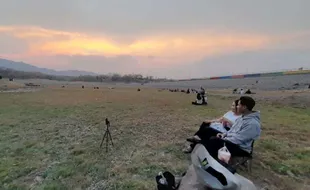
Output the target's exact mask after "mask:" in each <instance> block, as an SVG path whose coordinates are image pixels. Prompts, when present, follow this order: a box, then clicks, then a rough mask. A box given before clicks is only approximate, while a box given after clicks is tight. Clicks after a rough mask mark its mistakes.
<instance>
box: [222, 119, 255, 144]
mask: <svg viewBox="0 0 310 190" xmlns="http://www.w3.org/2000/svg"><path fill="white" fill-rule="evenodd" d="M259 135H260V124H259V123H246V124H245V125H244V126H243V127H242V129H241V130H240V131H239V132H238V133H237V134H235V135H234V138H237V139H239V140H240V141H241V142H246V141H249V140H253V139H256V138H257V137H258V136H259ZM226 137H228V138H229V135H228V136H226Z"/></svg>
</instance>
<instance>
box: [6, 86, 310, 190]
mask: <svg viewBox="0 0 310 190" xmlns="http://www.w3.org/2000/svg"><path fill="white" fill-rule="evenodd" d="M221 93H223V92H209V94H210V95H209V97H208V99H209V102H210V104H209V105H208V106H201V107H200V106H198V107H197V106H196V107H195V106H192V105H191V101H192V100H194V99H195V95H193V94H190V95H189V94H185V93H177V92H174V93H172V92H169V91H158V90H157V89H151V88H142V89H141V91H140V92H138V91H137V89H136V88H120V87H117V88H115V89H109V88H107V87H100V89H99V90H95V89H92V88H90V87H89V88H87V87H86V88H85V89H82V88H80V87H77V86H72V87H70V86H66V88H60V87H59V86H58V87H47V88H43V89H41V90H39V91H34V92H18V93H16V92H15V93H0V139H1V140H0V189H46V190H52V189H108V190H112V189H113V190H115V189H123V190H126V189H128V190H129V189H131V190H144V189H154V188H155V180H154V177H155V175H156V174H157V173H158V172H159V171H163V170H169V171H171V172H172V173H174V174H181V173H183V172H184V171H185V170H186V168H187V166H188V164H189V161H190V160H189V156H188V155H184V154H183V153H182V151H181V150H182V148H183V146H184V143H185V139H186V137H188V136H190V135H192V134H193V133H194V132H195V131H196V130H197V129H198V127H199V125H200V123H201V122H202V121H203V120H205V119H207V118H214V117H218V116H221V115H222V114H223V113H225V112H226V111H227V110H228V109H229V108H230V104H231V102H232V100H234V99H235V98H236V97H232V96H224V95H221ZM308 93H309V92H308ZM262 96H263V95H262ZM262 96H259V95H258V94H257V95H255V98H256V99H258V102H257V107H256V110H260V111H261V113H262V129H263V132H262V136H261V138H260V139H259V140H258V141H257V142H256V144H255V154H254V164H253V171H252V173H251V174H250V173H247V172H246V171H240V172H241V173H242V174H243V175H245V176H246V177H249V178H250V179H251V180H253V181H254V182H255V183H256V184H257V185H258V186H259V187H261V188H263V187H268V189H309V188H310V187H309V186H307V185H309V183H310V182H309V179H310V165H309V163H310V140H309V136H310V127H309V126H310V124H309V123H310V109H309V108H308V107H306V108H305V107H298V106H297V107H296V106H295V107H292V106H290V104H289V103H285V104H283V103H281V102H279V101H278V102H271V101H272V100H273V99H270V100H268V101H264V99H263V98H262ZM106 117H108V118H109V120H110V121H111V133H112V137H113V142H114V147H111V148H110V151H109V153H106V152H105V149H104V148H102V149H100V148H99V145H100V142H101V138H102V136H103V134H104V130H105V123H104V119H105V118H106ZM265 189H266V188H265Z"/></svg>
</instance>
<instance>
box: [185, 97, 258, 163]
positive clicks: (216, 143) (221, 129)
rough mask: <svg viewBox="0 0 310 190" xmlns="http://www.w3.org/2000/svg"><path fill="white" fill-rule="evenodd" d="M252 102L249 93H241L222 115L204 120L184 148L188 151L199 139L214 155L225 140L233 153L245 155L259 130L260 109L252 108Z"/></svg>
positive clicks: (253, 103) (248, 152)
mask: <svg viewBox="0 0 310 190" xmlns="http://www.w3.org/2000/svg"><path fill="white" fill-rule="evenodd" d="M254 106H255V101H254V100H253V99H252V98H251V97H248V96H242V97H240V99H239V100H236V101H235V102H233V104H232V110H231V111H229V112H227V113H226V114H225V115H224V116H223V117H222V118H220V119H216V120H211V121H205V122H203V123H202V125H201V126H200V129H199V130H198V132H197V133H196V134H195V136H194V137H191V138H188V139H187V141H190V142H191V143H192V144H191V145H190V146H189V147H188V148H187V149H186V150H184V152H185V153H191V151H192V150H193V148H194V147H195V145H196V144H197V143H201V144H203V145H204V146H205V147H206V149H207V150H208V152H209V153H210V154H211V155H212V156H213V157H214V158H217V153H218V150H219V149H220V148H222V147H223V146H224V144H225V146H226V147H227V149H228V150H229V151H230V153H231V155H232V157H233V156H248V155H249V154H250V153H251V151H252V143H253V141H254V140H256V139H257V138H258V137H259V136H260V133H261V126H260V113H259V112H258V111H252V110H253V108H254Z"/></svg>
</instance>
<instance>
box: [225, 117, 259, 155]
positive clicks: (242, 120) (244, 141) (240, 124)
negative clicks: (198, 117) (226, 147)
mask: <svg viewBox="0 0 310 190" xmlns="http://www.w3.org/2000/svg"><path fill="white" fill-rule="evenodd" d="M260 133H261V124H260V112H259V111H256V112H252V113H250V114H248V115H245V116H242V117H239V118H238V119H237V120H236V122H235V123H234V125H233V126H232V127H231V128H230V130H229V131H228V132H226V133H224V134H225V135H226V136H225V137H224V140H227V141H230V142H232V143H234V144H236V145H238V146H239V147H240V148H241V149H242V150H245V151H246V152H248V153H250V152H251V151H252V142H253V141H254V140H256V139H258V137H259V136H260Z"/></svg>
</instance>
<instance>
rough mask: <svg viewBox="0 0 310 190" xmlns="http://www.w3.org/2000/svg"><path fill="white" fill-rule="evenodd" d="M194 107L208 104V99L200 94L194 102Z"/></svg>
mask: <svg viewBox="0 0 310 190" xmlns="http://www.w3.org/2000/svg"><path fill="white" fill-rule="evenodd" d="M192 104H193V105H205V104H207V102H206V99H205V97H204V96H202V95H201V94H200V93H197V96H196V101H195V102H192Z"/></svg>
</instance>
